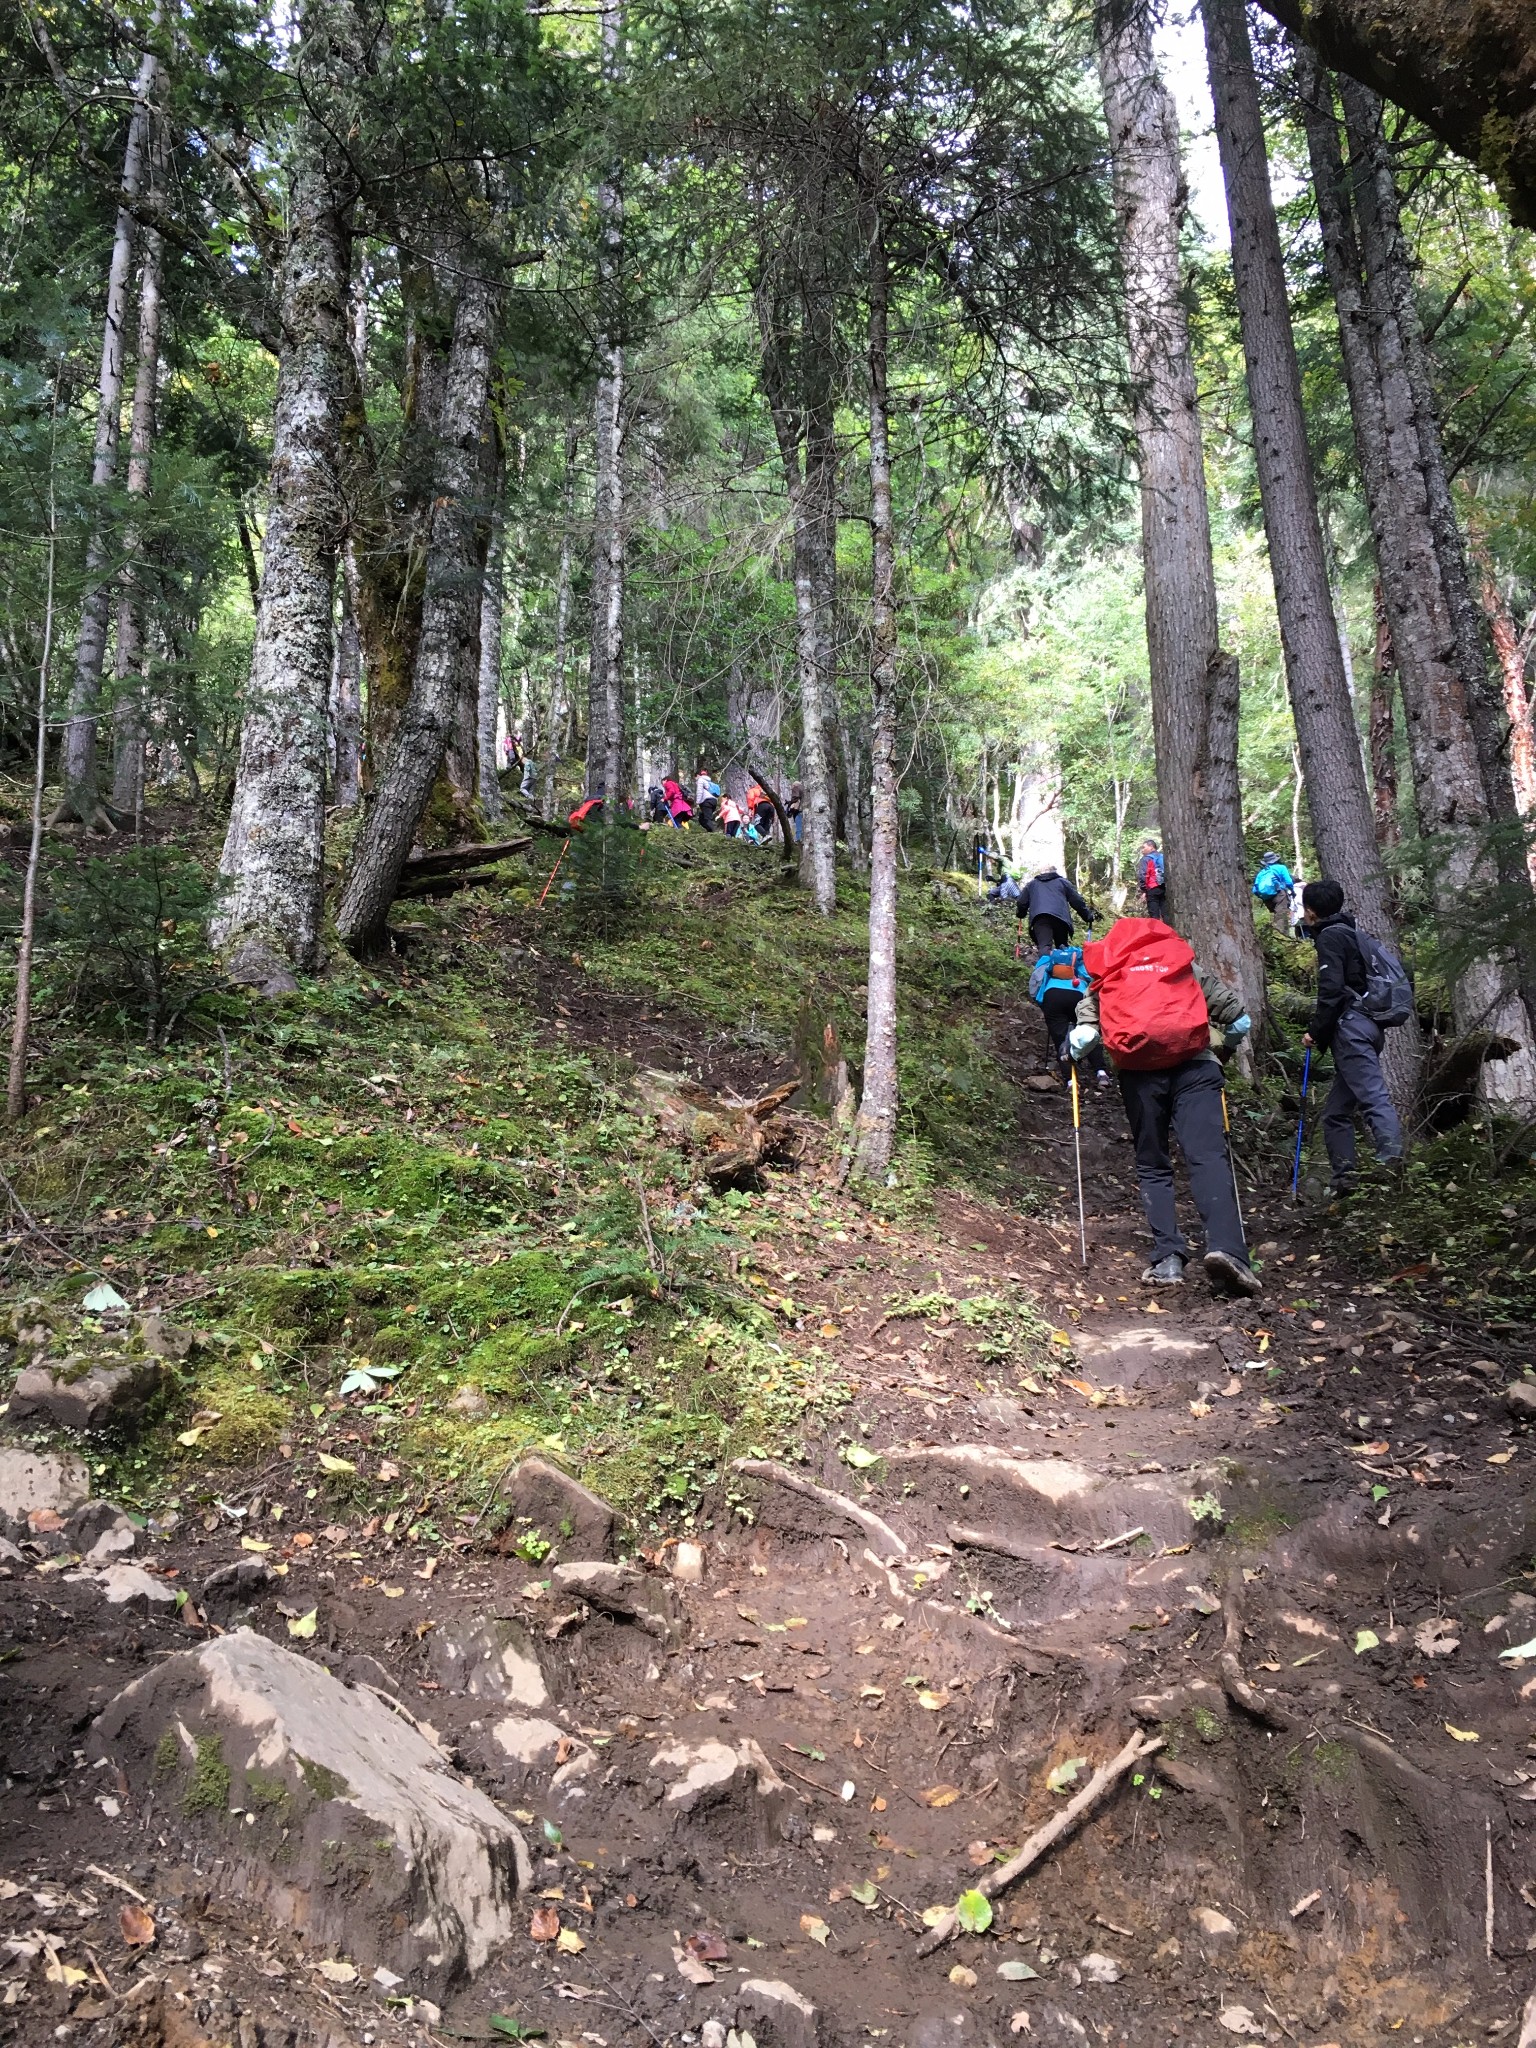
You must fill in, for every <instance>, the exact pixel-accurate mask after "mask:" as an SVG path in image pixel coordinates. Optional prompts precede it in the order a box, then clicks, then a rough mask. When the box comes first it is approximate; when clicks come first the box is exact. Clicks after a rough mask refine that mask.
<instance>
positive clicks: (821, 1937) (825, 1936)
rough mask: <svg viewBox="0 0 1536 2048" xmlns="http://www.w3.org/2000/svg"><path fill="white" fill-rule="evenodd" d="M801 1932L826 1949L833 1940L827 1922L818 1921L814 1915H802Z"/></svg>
mask: <svg viewBox="0 0 1536 2048" xmlns="http://www.w3.org/2000/svg"><path fill="white" fill-rule="evenodd" d="M800 1932H801V1933H802V1934H808V1935H809V1936H810V1938H811V1940H812V1941H814V1942H816V1943H817V1944H818V1945H819V1946H820V1947H822V1948H825V1947H826V1945H827V1943H828V1942H829V1941H830V1940H831V1938H832V1930H831V1928H830V1927H829V1926H828V1925H827V1923H826V1921H825V1920H818V1919H817V1917H816V1915H815V1914H814V1913H802V1914H801V1915H800Z"/></svg>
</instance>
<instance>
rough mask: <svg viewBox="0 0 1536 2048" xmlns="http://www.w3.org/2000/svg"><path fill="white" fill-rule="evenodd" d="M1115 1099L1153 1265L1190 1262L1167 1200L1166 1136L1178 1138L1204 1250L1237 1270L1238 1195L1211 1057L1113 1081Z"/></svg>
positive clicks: (1244, 1255) (1242, 1253)
mask: <svg viewBox="0 0 1536 2048" xmlns="http://www.w3.org/2000/svg"><path fill="white" fill-rule="evenodd" d="M1120 1094H1121V1098H1122V1099H1123V1101H1124V1103H1125V1114H1126V1117H1127V1119H1128V1120H1129V1122H1130V1126H1131V1138H1132V1141H1133V1142H1134V1144H1135V1147H1136V1180H1137V1184H1138V1185H1139V1187H1140V1189H1141V1206H1142V1208H1143V1209H1144V1210H1145V1212H1146V1218H1147V1222H1148V1224H1149V1225H1150V1227H1151V1231H1152V1260H1151V1263H1152V1264H1153V1265H1156V1264H1157V1262H1158V1261H1159V1260H1160V1259H1166V1258H1167V1257H1168V1256H1169V1255H1170V1253H1172V1254H1175V1255H1177V1257H1179V1258H1181V1259H1187V1258H1188V1257H1189V1243H1188V1240H1187V1239H1186V1238H1185V1236H1184V1234H1183V1232H1182V1231H1181V1230H1180V1229H1179V1219H1178V1215H1177V1212H1176V1211H1175V1208H1174V1200H1173V1155H1172V1153H1171V1152H1170V1150H1169V1138H1170V1135H1171V1136H1172V1137H1174V1138H1176V1139H1177V1140H1178V1143H1179V1150H1180V1151H1181V1152H1182V1153H1183V1154H1184V1164H1185V1167H1186V1168H1187V1170H1188V1173H1189V1186H1190V1192H1191V1193H1192V1194H1193V1195H1194V1198H1195V1207H1196V1208H1197V1209H1198V1210H1199V1211H1200V1221H1201V1222H1202V1223H1203V1224H1204V1225H1205V1248H1206V1250H1207V1251H1208V1252H1230V1253H1231V1254H1232V1256H1233V1257H1234V1258H1236V1259H1241V1260H1242V1262H1243V1264H1244V1265H1247V1263H1248V1247H1247V1245H1246V1244H1245V1243H1244V1242H1243V1226H1242V1224H1241V1222H1240V1221H1239V1220H1238V1213H1237V1194H1236V1191H1235V1189H1234V1188H1233V1186H1232V1166H1231V1161H1230V1159H1229V1158H1228V1155H1227V1134H1226V1126H1225V1125H1224V1124H1223V1122H1222V1118H1221V1068H1220V1067H1219V1066H1218V1065H1217V1063H1216V1061H1215V1060H1213V1059H1195V1060H1185V1061H1184V1062H1183V1064H1182V1065H1181V1066H1177V1067H1165V1068H1164V1069H1163V1070H1162V1071H1161V1072H1159V1073H1155V1074H1131V1073H1122V1074H1121V1075H1120Z"/></svg>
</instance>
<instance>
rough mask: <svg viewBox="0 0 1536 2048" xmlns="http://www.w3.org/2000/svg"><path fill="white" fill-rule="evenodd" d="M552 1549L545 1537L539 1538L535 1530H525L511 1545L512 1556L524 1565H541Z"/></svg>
mask: <svg viewBox="0 0 1536 2048" xmlns="http://www.w3.org/2000/svg"><path fill="white" fill-rule="evenodd" d="M553 1548H554V1546H553V1544H551V1542H550V1541H549V1539H548V1537H547V1536H541V1535H540V1534H539V1532H538V1530H537V1529H525V1530H524V1531H523V1533H522V1535H521V1536H519V1537H518V1538H517V1539H516V1541H515V1542H514V1543H513V1545H512V1549H513V1553H514V1555H516V1556H518V1557H520V1558H521V1559H522V1560H523V1563H524V1564H542V1563H543V1562H544V1560H545V1558H546V1557H548V1555H549V1553H550V1551H551V1550H552V1549H553Z"/></svg>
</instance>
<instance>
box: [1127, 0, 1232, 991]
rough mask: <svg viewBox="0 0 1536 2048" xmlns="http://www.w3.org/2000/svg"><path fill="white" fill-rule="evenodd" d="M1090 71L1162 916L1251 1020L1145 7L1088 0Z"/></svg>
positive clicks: (1227, 753) (1168, 198) (1174, 254)
mask: <svg viewBox="0 0 1536 2048" xmlns="http://www.w3.org/2000/svg"><path fill="white" fill-rule="evenodd" d="M1097 41H1098V60H1099V76H1100V79H1101V82H1102V84H1103V89H1104V108H1105V113H1106V116H1107V118H1108V122H1109V137H1110V149H1111V153H1112V155H1113V159H1114V182H1115V209H1116V213H1117V216H1118V219H1119V227H1120V250H1121V260H1122V263H1123V266H1124V270H1125V283H1126V317H1127V328H1128V337H1129V343H1130V365H1131V377H1132V380H1133V383H1134V386H1135V426H1136V440H1137V446H1138V449H1139V452H1140V460H1141V533H1142V555H1143V561H1144V564H1145V575H1146V593H1147V595H1146V606H1147V655H1148V665H1149V671H1150V677H1151V686H1152V727H1153V738H1154V743H1155V746H1156V752H1157V787H1158V805H1159V811H1160V815H1161V819H1162V826H1163V844H1164V850H1165V853H1166V855H1167V861H1168V898H1169V904H1170V906H1171V910H1172V915H1173V921H1174V923H1176V924H1177V925H1178V927H1179V929H1180V930H1181V931H1182V932H1183V933H1184V934H1185V936H1186V937H1187V938H1188V939H1189V941H1190V943H1191V944H1192V945H1193V946H1194V948H1195V950H1196V952H1197V953H1198V954H1199V956H1200V959H1201V961H1202V963H1203V964H1204V966H1205V967H1206V968H1207V969H1209V970H1210V971H1211V972H1212V973H1214V974H1215V975H1217V976H1218V977H1219V978H1220V979H1221V980H1222V981H1223V982H1225V983H1226V984H1227V985H1228V986H1229V987H1231V988H1232V989H1234V990H1236V991H1237V992H1238V993H1239V994H1240V995H1241V996H1242V999H1243V1003H1244V1006H1245V1008H1246V1009H1247V1010H1248V1011H1249V1013H1250V1015H1252V1016H1254V1017H1260V1016H1262V1014H1263V998H1264V975H1263V965H1262V960H1261V956H1260V953H1259V943H1258V936H1257V933H1256V931H1255V929H1254V922H1253V911H1252V907H1251V905H1250V903H1249V894H1248V876H1247V858H1246V848H1245V846H1244V843H1243V817H1242V796H1241V790H1240V787H1239V783H1238V775H1237V712H1238V667H1237V659H1236V657H1235V656H1234V655H1231V654H1229V653H1227V652H1226V651H1225V650H1224V649H1223V647H1222V645H1221V639H1220V629H1219V622H1218V617H1217V609H1216V576H1215V570H1214V568H1213V565H1212V560H1211V529H1210V514H1209V510H1208V507H1207V505H1206V497H1205V467H1204V460H1203V452H1202V447H1201V434H1200V414H1199V407H1198V401H1197V397H1196V391H1195V372H1194V359H1193V355H1192V352H1191V349H1190V341H1189V320H1188V315H1187V312H1186V310H1185V303H1184V298H1183V278H1182V275H1181V271H1180V263H1179V225H1180V222H1181V220H1182V218H1183V214H1184V201H1185V190H1184V180H1183V172H1182V169H1181V167H1180V163H1179V140H1178V136H1179V130H1178V117H1177V115H1176V113H1175V110H1174V105H1173V101H1172V99H1171V98H1170V96H1169V94H1168V92H1167V89H1166V88H1165V86H1164V85H1163V82H1162V80H1161V78H1160V77H1159V76H1158V74H1157V68H1156V64H1155V62H1154V59H1153V55H1152V43H1151V36H1150V32H1149V29H1148V24H1147V19H1146V16H1145V13H1144V12H1142V11H1140V10H1139V9H1136V8H1132V9H1131V10H1125V9H1123V8H1122V7H1121V6H1120V5H1118V4H1117V0H1100V4H1099V8H1098V14H1097Z"/></svg>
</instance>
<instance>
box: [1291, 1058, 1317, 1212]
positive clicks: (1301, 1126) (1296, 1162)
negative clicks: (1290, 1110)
mask: <svg viewBox="0 0 1536 2048" xmlns="http://www.w3.org/2000/svg"><path fill="white" fill-rule="evenodd" d="M1311 1074H1312V1048H1311V1046H1310V1045H1309V1046H1308V1047H1307V1056H1306V1058H1305V1059H1304V1060H1303V1061H1302V1063H1301V1115H1300V1116H1299V1117H1298V1118H1297V1119H1296V1157H1295V1158H1294V1159H1293V1160H1292V1161H1291V1200H1292V1201H1293V1202H1294V1201H1295V1200H1296V1199H1297V1189H1298V1187H1299V1186H1300V1184H1301V1134H1302V1132H1303V1131H1304V1130H1305V1129H1306V1127H1307V1082H1308V1080H1309V1079H1310V1078H1311Z"/></svg>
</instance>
